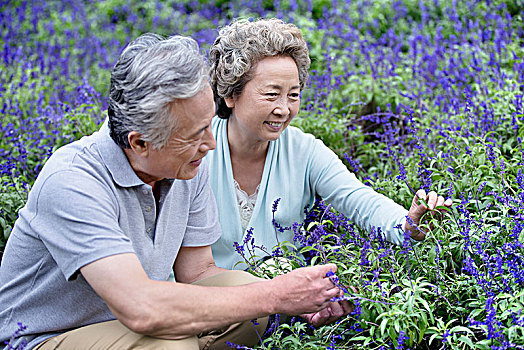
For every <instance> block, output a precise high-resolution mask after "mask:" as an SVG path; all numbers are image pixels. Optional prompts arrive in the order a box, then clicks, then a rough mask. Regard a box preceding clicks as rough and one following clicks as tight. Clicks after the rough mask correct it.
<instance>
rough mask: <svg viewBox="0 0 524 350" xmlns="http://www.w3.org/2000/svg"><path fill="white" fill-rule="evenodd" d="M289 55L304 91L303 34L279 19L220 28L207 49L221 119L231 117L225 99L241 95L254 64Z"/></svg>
mask: <svg viewBox="0 0 524 350" xmlns="http://www.w3.org/2000/svg"><path fill="white" fill-rule="evenodd" d="M270 56H289V57H291V58H292V59H293V60H294V61H295V63H296V65H297V67H298V78H299V82H300V89H301V90H303V89H304V87H305V85H306V81H307V77H308V70H309V65H310V63H311V60H310V59H309V51H308V48H307V44H306V42H305V40H304V38H303V36H302V32H301V31H300V29H298V28H297V27H296V26H295V25H293V24H291V23H284V22H283V21H281V20H280V19H276V18H272V19H259V20H256V21H248V20H237V21H235V22H233V23H231V24H230V25H228V26H226V27H224V28H222V29H221V30H220V32H219V35H218V37H217V38H216V40H215V42H214V43H213V45H212V46H211V48H210V50H209V60H210V65H211V87H212V88H213V93H214V95H215V102H216V104H217V114H218V116H219V117H221V118H228V117H229V116H230V115H231V108H229V107H227V106H226V103H225V101H224V99H225V98H230V97H234V96H238V95H240V93H242V90H243V89H244V86H245V85H246V83H247V82H248V81H249V80H251V79H252V78H253V76H252V75H253V72H254V69H255V66H256V64H257V63H258V62H259V61H260V60H262V59H263V58H265V57H270Z"/></svg>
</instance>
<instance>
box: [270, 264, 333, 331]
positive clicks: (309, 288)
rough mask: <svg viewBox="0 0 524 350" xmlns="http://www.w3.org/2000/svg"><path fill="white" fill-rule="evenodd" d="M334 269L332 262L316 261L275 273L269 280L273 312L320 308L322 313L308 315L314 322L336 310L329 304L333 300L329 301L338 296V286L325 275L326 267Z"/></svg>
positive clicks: (306, 310) (293, 311) (292, 312)
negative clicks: (286, 271) (276, 274)
mask: <svg viewBox="0 0 524 350" xmlns="http://www.w3.org/2000/svg"><path fill="white" fill-rule="evenodd" d="M336 269H337V267H336V265H334V264H327V265H317V266H311V267H303V268H300V269H296V270H293V271H291V272H289V273H287V274H285V275H280V276H277V277H275V278H274V279H273V280H271V281H270V282H271V283H272V288H273V291H274V295H275V303H276V305H275V313H283V314H287V315H300V314H314V313H318V312H322V316H320V315H319V316H311V318H312V319H313V318H314V319H315V322H316V321H317V320H318V319H324V318H325V317H326V315H327V314H328V313H331V312H333V313H334V314H335V313H336V314H339V313H340V309H339V308H338V306H335V305H332V304H336V303H332V302H331V299H332V298H336V297H338V296H340V290H339V288H338V287H337V286H335V285H334V284H333V282H331V280H330V279H329V277H326V274H327V272H328V271H336ZM330 307H331V308H330ZM328 308H329V309H328ZM340 308H342V306H340ZM324 310H325V311H324Z"/></svg>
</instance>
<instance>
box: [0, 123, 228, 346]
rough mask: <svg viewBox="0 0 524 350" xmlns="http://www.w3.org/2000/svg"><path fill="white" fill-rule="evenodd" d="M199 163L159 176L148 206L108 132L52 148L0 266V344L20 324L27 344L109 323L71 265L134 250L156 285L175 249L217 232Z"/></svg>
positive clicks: (210, 239) (211, 238)
mask: <svg viewBox="0 0 524 350" xmlns="http://www.w3.org/2000/svg"><path fill="white" fill-rule="evenodd" d="M208 175H209V172H208V167H207V163H205V162H203V163H202V164H201V166H200V169H199V172H198V174H197V176H196V177H195V178H193V179H191V180H169V179H166V180H163V181H161V182H160V200H159V204H158V206H157V205H156V204H155V199H154V197H153V192H152V188H151V186H149V185H146V184H145V183H144V182H143V181H142V180H140V179H139V178H138V177H137V176H136V174H135V172H134V171H133V169H132V168H131V166H130V165H129V162H128V160H127V158H126V156H125V154H124V152H123V151H122V149H121V148H120V147H119V146H117V145H116V144H115V143H114V142H113V140H112V139H111V138H110V137H109V129H108V127H107V122H106V123H104V125H103V126H102V127H101V129H100V131H99V132H96V133H94V134H93V135H91V136H88V137H83V138H82V139H81V140H79V141H76V142H73V143H72V144H69V145H67V146H64V147H62V148H60V149H59V150H58V151H56V152H55V153H54V154H53V155H52V156H51V158H50V159H49V160H48V162H47V163H46V165H45V166H44V168H43V169H42V171H41V173H40V175H39V176H38V179H37V180H36V182H35V184H34V186H33V188H32V190H31V192H30V194H29V198H28V201H27V204H26V205H25V207H24V208H23V209H22V210H20V213H19V218H18V220H17V222H16V224H15V226H14V228H13V231H12V233H11V235H10V237H9V240H8V242H7V245H6V249H5V253H4V256H3V259H2V264H1V265H0V344H1V345H0V347H1V346H2V345H3V342H4V340H8V339H9V338H10V337H11V335H12V334H13V332H15V331H16V330H17V328H18V326H17V323H18V322H22V323H23V324H24V325H26V326H27V329H26V331H25V332H24V333H23V334H24V335H28V336H27V339H28V340H29V346H28V348H29V349H30V348H32V347H33V346H35V345H36V344H38V343H39V342H41V341H43V340H44V339H46V338H49V337H50V336H53V335H56V334H57V333H62V332H64V331H67V330H69V329H73V328H78V327H80V326H84V325H88V324H92V323H97V322H103V321H108V320H113V319H115V316H113V314H112V313H111V311H110V310H109V308H108V307H107V305H106V304H105V303H104V301H103V300H102V299H101V298H100V297H99V296H98V295H97V294H96V293H95V291H94V290H93V289H92V288H91V287H90V285H89V284H88V283H87V282H86V280H85V279H84V278H83V276H82V275H81V274H80V273H79V269H80V268H81V267H82V266H84V265H86V264H89V263H91V262H93V261H96V260H98V259H102V258H105V257H108V256H111V255H115V254H122V253H135V254H136V255H137V256H138V258H139V260H140V262H141V264H142V266H143V267H144V270H145V271H146V273H147V275H148V276H149V278H151V279H153V280H160V281H165V280H166V279H167V278H168V276H169V274H170V272H171V270H172V267H173V264H174V261H175V258H176V256H177V254H178V251H179V249H180V247H181V246H189V247H191V246H205V245H209V244H211V243H214V242H215V241H216V240H217V239H218V238H219V236H220V226H219V224H218V220H217V210H216V204H215V200H214V197H213V193H212V191H211V188H210V186H209V183H208Z"/></svg>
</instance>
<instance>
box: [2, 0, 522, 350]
mask: <svg viewBox="0 0 524 350" xmlns="http://www.w3.org/2000/svg"><path fill="white" fill-rule="evenodd" d="M237 17H252V18H256V17H279V18H282V19H284V20H285V21H289V22H292V23H294V24H296V25H297V26H298V27H299V28H301V30H302V32H303V34H304V36H305V38H306V41H307V42H308V44H309V49H310V56H311V59H312V66H311V70H310V78H309V82H308V84H307V88H306V89H305V90H304V91H303V92H302V102H301V111H300V112H299V114H298V116H297V117H296V118H295V120H294V121H293V124H294V125H295V126H297V127H299V128H301V129H303V130H305V131H307V132H310V133H313V134H314V135H316V136H317V137H318V138H320V139H322V140H323V141H324V143H325V144H326V145H328V146H329V147H330V148H331V149H333V150H334V151H335V152H336V153H337V154H339V156H340V157H341V158H342V159H343V160H344V161H345V163H346V164H347V166H348V168H349V169H350V170H351V171H353V172H354V173H355V174H356V175H357V177H358V178H359V179H360V180H361V181H363V182H364V183H366V184H367V185H369V186H372V187H373V188H374V189H375V190H377V191H378V192H380V193H383V194H385V195H386V196H388V197H390V198H392V199H394V200H395V201H396V202H397V203H400V204H402V205H404V206H405V207H408V206H409V204H410V202H411V199H412V198H413V195H414V191H416V190H417V189H418V188H424V189H426V191H429V190H435V191H437V192H438V193H440V194H442V195H444V196H445V197H446V198H452V199H453V202H454V203H453V207H452V209H451V210H449V211H447V212H446V213H444V214H442V217H437V216H434V215H427V216H426V218H425V220H423V223H422V226H423V227H424V228H426V229H428V230H429V233H428V235H427V238H426V240H425V241H423V242H420V243H418V244H411V242H410V241H409V240H406V241H405V243H404V244H403V245H402V246H394V245H392V244H390V243H388V242H385V241H384V240H383V239H382V235H381V232H380V230H372V231H371V232H366V231H363V230H361V229H360V228H359V227H358V222H357V223H352V222H348V221H347V220H346V219H345V218H344V217H343V216H342V215H340V214H339V213H337V212H336V211H335V210H333V209H332V208H331V207H330V206H329V205H328V204H327V203H323V202H318V203H317V204H316V205H315V207H314V208H309V209H310V210H309V211H308V214H307V218H306V220H305V221H304V222H298V223H296V224H295V225H294V226H293V227H290V228H282V227H280V226H279V225H278V223H275V226H276V228H275V231H276V233H277V234H278V230H285V229H289V230H294V232H295V241H294V242H281V243H280V246H279V247H275V248H274V249H273V250H272V249H271V247H269V253H273V254H275V255H277V254H278V255H283V256H285V257H286V261H288V262H291V265H292V266H301V265H305V264H319V263H324V262H332V263H335V264H336V265H337V266H338V271H337V276H338V277H335V276H333V282H334V283H337V284H338V285H339V286H340V287H341V288H342V289H344V290H345V291H346V293H345V296H344V298H348V299H350V300H352V302H353V303H354V304H355V312H354V313H353V314H351V315H350V316H348V317H347V318H344V319H342V320H340V322H338V323H335V324H333V325H330V326H324V327H319V328H313V327H311V326H308V325H307V324H306V323H303V322H301V320H300V319H297V318H291V319H286V320H284V318H280V317H279V316H275V317H273V320H272V321H273V323H272V325H271V327H270V329H268V332H267V334H266V336H265V337H264V339H263V341H262V342H261V344H260V345H259V346H258V347H257V348H258V349H377V350H378V349H411V350H413V349H524V312H523V308H524V231H523V229H524V174H523V167H524V144H523V140H524V102H523V95H524V1H523V0H493V1H490V0H467V1H457V0H426V1H423V0H420V1H416V0H389V1H386V0H374V1H373V0H355V1H349V0H347V1H342V0H333V1H327V0H305V1H295V0H277V1H267V0H263V1H258V2H255V1H247V0H231V1H226V0H216V1H211V0H194V1H190V0H179V1H174V0H166V1H159V0H143V1H125V0H100V1H92V0H84V1H81V0H62V1H53V0H32V1H21V0H11V1H0V34H1V37H0V45H1V46H2V52H1V53H2V54H1V57H0V108H1V112H0V118H1V123H0V127H1V129H0V135H1V137H0V175H1V178H2V181H1V183H0V186H1V191H0V227H1V231H0V256H1V252H2V251H3V247H4V246H5V242H6V241H7V239H8V237H9V233H10V231H11V228H12V226H13V223H14V221H15V220H16V217H17V211H18V209H20V208H21V207H22V206H23V205H24V203H25V200H26V197H27V193H28V192H29V190H30V188H31V185H32V183H33V182H34V180H35V178H36V176H37V175H38V172H39V170H40V169H41V167H42V166H43V164H44V163H45V161H46V159H47V157H48V156H49V155H50V154H52V152H53V151H54V150H56V149H57V148H58V147H60V146H62V145H64V144H66V143H69V142H71V141H73V140H76V139H78V138H80V137H82V136H83V135H87V134H90V133H91V132H93V131H94V130H96V129H97V128H98V125H100V123H101V121H103V119H104V118H105V115H106V112H105V109H106V106H107V105H106V96H107V91H108V86H109V77H110V70H111V68H112V66H113V64H114V62H115V61H116V59H117V57H118V55H119V53H120V50H121V49H122V48H123V47H124V45H125V44H126V43H127V42H128V41H129V40H131V39H134V38H135V37H137V36H138V35H140V34H142V33H144V32H148V31H152V32H156V33H159V34H163V35H172V34H182V35H190V36H192V37H193V38H194V39H195V40H197V41H198V42H199V44H200V45H201V48H202V52H203V53H205V52H206V50H207V49H208V47H209V45H210V44H211V43H212V42H213V41H214V39H215V37H216V35H217V34H218V28H220V26H222V25H225V24H227V23H229V22H230V21H231V20H232V19H234V18H237ZM277 204H278V203H276V204H275V207H274V210H278V205H277ZM237 249H238V251H239V252H240V253H242V254H243V256H244V258H245V259H246V260H247V261H248V262H250V261H253V257H254V256H256V255H260V254H261V247H258V246H257V242H256V241H255V242H253V241H252V240H251V239H247V240H245V241H244V242H238V246H237ZM264 249H265V248H264ZM275 261H276V263H275V266H274V269H273V270H274V272H271V273H278V270H279V269H280V268H282V269H285V268H286V266H280V265H279V261H281V260H275ZM284 265H285V264H284ZM275 271H276V272H275ZM345 286H354V287H355V288H356V289H357V292H354V291H353V290H352V289H350V288H346V287H345ZM19 321H20V322H21V323H23V321H24V320H19ZM232 346H234V345H232ZM238 348H241V347H238Z"/></svg>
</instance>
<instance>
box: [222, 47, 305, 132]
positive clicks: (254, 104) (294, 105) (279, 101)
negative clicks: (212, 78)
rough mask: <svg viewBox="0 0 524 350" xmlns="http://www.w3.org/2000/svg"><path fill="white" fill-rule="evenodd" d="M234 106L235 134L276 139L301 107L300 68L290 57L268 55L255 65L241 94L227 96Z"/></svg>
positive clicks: (233, 124)
mask: <svg viewBox="0 0 524 350" xmlns="http://www.w3.org/2000/svg"><path fill="white" fill-rule="evenodd" d="M225 101H226V104H227V106H228V107H229V108H231V109H232V113H231V117H230V120H229V127H230V128H233V129H234V130H233V131H234V132H233V133H232V134H233V135H235V134H236V135H243V136H246V137H247V138H248V139H250V140H252V141H255V142H258V141H263V142H264V141H271V140H276V139H277V138H278V137H279V136H280V134H281V133H282V131H284V129H285V128H286V127H287V126H288V125H289V123H290V122H291V120H292V119H293V118H294V117H295V115H297V113H298V110H299V106H300V82H299V79H298V68H297V65H296V64H295V61H294V60H293V59H292V58H291V57H289V56H274V57H266V58H264V59H262V60H260V61H259V62H258V63H257V65H256V66H255V70H254V74H253V78H252V79H251V80H250V81H248V82H247V84H246V85H245V86H244V89H243V90H242V92H241V94H240V95H238V96H234V97H232V98H226V99H225Z"/></svg>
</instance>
